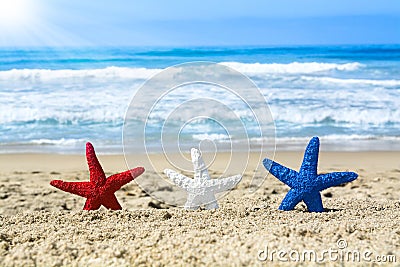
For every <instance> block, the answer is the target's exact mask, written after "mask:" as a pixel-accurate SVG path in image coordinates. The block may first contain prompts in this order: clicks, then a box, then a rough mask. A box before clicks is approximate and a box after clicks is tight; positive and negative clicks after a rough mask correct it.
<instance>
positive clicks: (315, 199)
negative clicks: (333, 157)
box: [263, 137, 358, 212]
mask: <svg viewBox="0 0 400 267" xmlns="http://www.w3.org/2000/svg"><path fill="white" fill-rule="evenodd" d="M318 154H319V139H318V137H313V138H312V139H311V140H310V142H309V143H308V146H307V148H306V151H305V153H304V159H303V163H302V165H301V168H300V171H299V172H296V171H294V170H292V169H289V168H287V167H285V166H282V165H280V164H278V163H276V162H274V161H272V160H270V159H264V161H263V164H264V166H265V168H266V169H267V170H269V172H270V173H271V174H272V175H274V176H275V177H276V178H278V179H279V180H280V181H282V182H283V183H285V184H287V185H288V186H289V187H290V190H289V192H288V193H287V195H286V196H285V198H284V199H283V201H282V203H281V205H280V206H279V209H280V210H293V209H294V207H295V206H296V205H297V204H298V203H299V202H300V201H304V203H305V204H306V205H307V208H308V211H311V212H322V211H324V207H323V206H322V199H321V194H320V191H322V190H325V189H327V188H329V187H332V186H337V185H340V184H343V183H348V182H351V181H353V180H355V179H357V177H358V174H357V173H354V172H332V173H326V174H319V175H318V173H317V167H318Z"/></svg>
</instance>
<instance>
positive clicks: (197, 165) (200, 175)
mask: <svg viewBox="0 0 400 267" xmlns="http://www.w3.org/2000/svg"><path fill="white" fill-rule="evenodd" d="M190 156H191V158H192V163H193V169H194V179H195V180H209V179H210V176H209V174H208V170H207V168H206V164H205V163H204V160H203V157H202V156H201V152H200V150H199V149H197V148H192V149H191V150H190Z"/></svg>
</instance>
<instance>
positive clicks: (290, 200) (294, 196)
mask: <svg viewBox="0 0 400 267" xmlns="http://www.w3.org/2000/svg"><path fill="white" fill-rule="evenodd" d="M302 200H303V194H302V193H301V192H300V191H297V190H295V189H290V190H289V192H288V193H287V194H286V196H285V198H284V199H283V200H282V203H281V205H280V206H279V209H280V210H293V209H294V207H296V205H297V204H298V203H299V202H300V201H302Z"/></svg>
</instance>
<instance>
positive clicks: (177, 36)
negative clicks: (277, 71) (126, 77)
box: [0, 0, 400, 47]
mask: <svg viewBox="0 0 400 267" xmlns="http://www.w3.org/2000/svg"><path fill="white" fill-rule="evenodd" d="M319 44H400V1H399V0H368V1H367V0H335V1H333V0H331V1H327V0H279V1H277V0H273V1H271V0H264V1H263V0H242V1H237V0H230V1H222V0H221V1H217V0H202V1H187V0H168V1H161V0H159V1H156V0H147V1H138V0H112V1H111V0H96V1H89V0H86V1H83V0H0V46H7V47H13V46H91V45H93V46H99V45H101V46H219V45H224V46H226V45H231V46H236V45H239V46H240V45H319Z"/></svg>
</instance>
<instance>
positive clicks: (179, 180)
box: [164, 148, 242, 209]
mask: <svg viewBox="0 0 400 267" xmlns="http://www.w3.org/2000/svg"><path fill="white" fill-rule="evenodd" d="M190 152H191V157H192V162H193V167H194V179H192V178H189V177H186V176H184V175H182V174H180V173H177V172H175V171H173V170H170V169H165V170H164V173H165V174H166V175H167V176H168V178H169V179H171V181H172V182H173V183H175V184H176V185H177V186H179V187H181V188H183V189H184V190H185V191H186V192H187V193H188V197H187V201H186V203H185V206H184V208H185V209H198V208H199V207H200V206H203V205H204V207H205V208H206V209H217V208H218V202H217V199H216V197H215V194H216V193H220V192H223V191H228V190H230V189H232V188H233V187H235V186H236V184H238V183H239V182H240V180H241V179H242V175H240V174H239V175H235V176H231V177H227V178H223V179H211V178H210V175H209V174H208V170H207V167H206V165H205V163H204V161H203V158H202V156H201V153H200V150H198V149H197V148H192V149H191V151H190Z"/></svg>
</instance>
